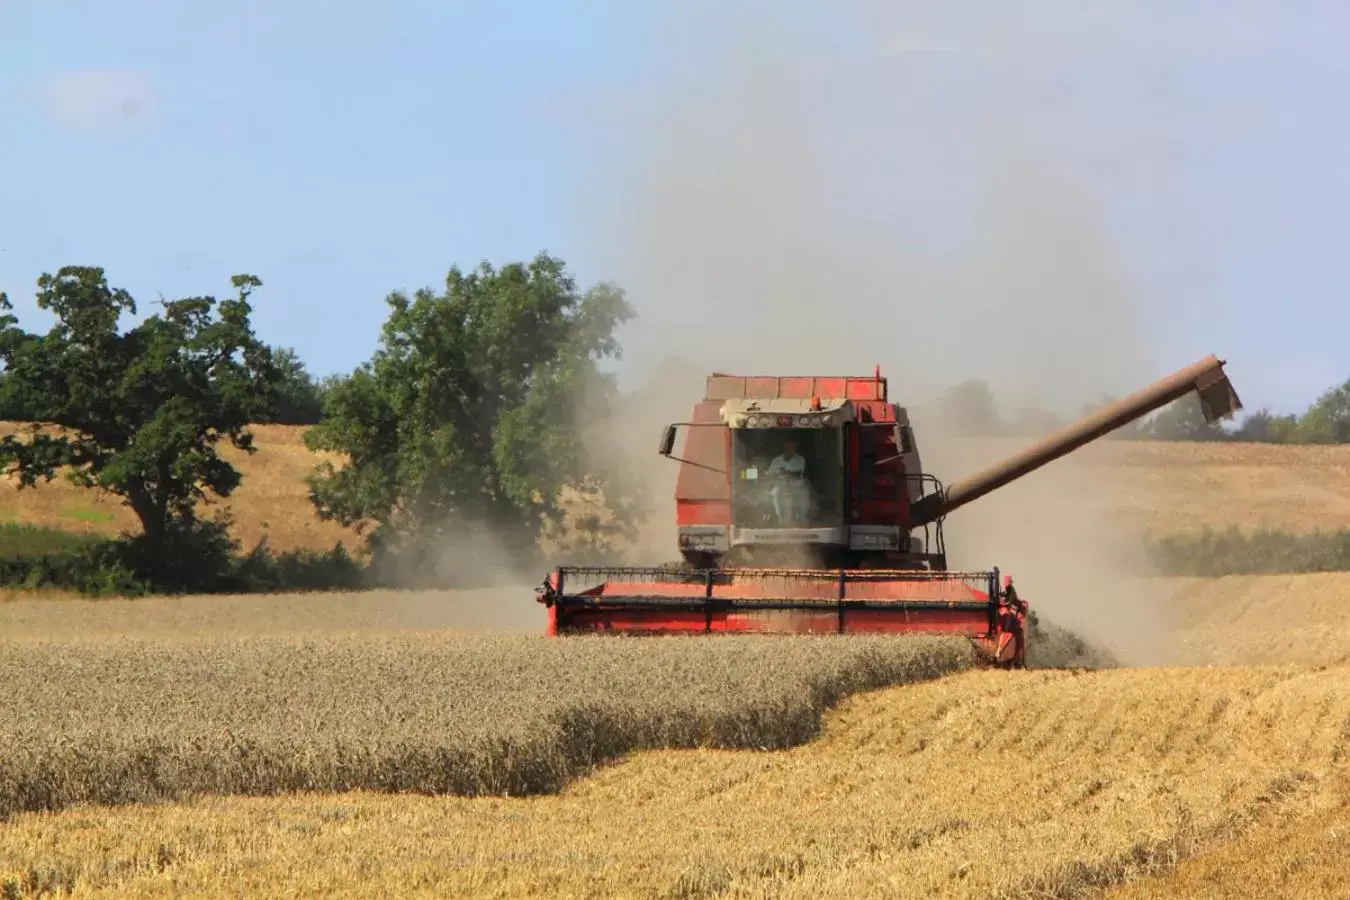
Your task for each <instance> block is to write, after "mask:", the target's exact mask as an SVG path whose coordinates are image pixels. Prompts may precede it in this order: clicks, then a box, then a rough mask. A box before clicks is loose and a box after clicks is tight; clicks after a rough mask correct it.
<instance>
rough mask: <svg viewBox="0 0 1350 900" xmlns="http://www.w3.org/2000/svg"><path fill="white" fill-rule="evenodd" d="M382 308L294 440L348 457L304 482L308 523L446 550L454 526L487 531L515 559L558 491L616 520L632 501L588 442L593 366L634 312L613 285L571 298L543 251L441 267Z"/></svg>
mask: <svg viewBox="0 0 1350 900" xmlns="http://www.w3.org/2000/svg"><path fill="white" fill-rule="evenodd" d="M386 302H387V303H388V306H389V317H388V319H387V321H386V322H385V324H384V327H383V329H382V332H381V335H380V341H379V346H378V348H377V350H376V352H375V354H374V356H373V358H372V359H371V361H370V362H368V363H366V364H364V365H362V366H360V367H359V368H358V369H356V370H355V371H354V372H353V373H352V374H351V375H350V376H349V377H347V378H345V379H342V380H341V381H340V382H338V383H335V384H334V385H332V386H331V387H330V389H329V390H328V392H327V394H326V396H325V400H324V420H323V421H322V422H321V423H320V424H319V425H318V426H317V427H315V428H313V429H311V430H310V432H309V434H308V437H307V443H308V444H309V446H310V447H311V448H312V449H314V450H320V451H330V452H334V453H337V454H340V455H341V456H343V457H345V458H346V461H345V462H344V463H343V464H341V465H338V466H334V465H332V464H329V463H325V464H323V465H321V466H320V467H319V469H318V471H316V472H315V473H314V474H313V475H312V476H311V478H310V482H309V483H310V492H311V497H312V499H313V501H314V503H315V505H316V507H317V509H318V511H319V514H320V515H321V516H322V517H324V518H326V519H333V520H337V521H340V522H342V523H344V524H348V525H351V524H362V525H365V524H369V523H375V525H376V528H375V531H374V535H373V543H374V546H375V549H376V550H377V551H379V550H382V549H383V550H387V549H389V548H390V547H392V546H394V545H395V544H401V545H402V547H403V548H405V549H406V548H407V547H409V546H414V545H415V546H416V547H418V548H420V549H422V550H423V551H425V552H431V553H437V552H439V551H438V549H437V548H445V551H446V552H448V551H449V548H451V547H453V546H455V545H459V546H461V547H462V546H463V542H462V541H459V540H457V534H462V533H463V532H466V531H468V532H486V533H489V534H491V535H492V536H493V538H494V539H495V542H496V544H497V545H498V546H500V547H504V548H508V549H509V552H511V553H512V554H513V555H515V556H517V558H518V559H519V560H521V561H524V560H533V556H534V551H535V550H536V548H537V543H538V539H539V537H540V535H541V532H542V531H543V529H545V528H546V527H549V526H551V525H552V526H555V525H557V524H558V523H559V522H561V521H562V520H563V519H564V513H565V510H564V508H563V506H562V505H560V500H561V499H562V497H563V495H564V493H565V492H567V491H568V490H569V489H570V492H571V494H572V495H573V496H576V497H587V496H590V497H595V496H603V498H604V502H605V505H606V506H607V507H608V508H609V509H610V510H613V511H616V512H617V514H618V521H617V523H616V524H618V525H620V526H623V525H625V524H627V520H629V519H630V518H631V516H630V514H631V512H632V509H633V507H632V503H633V500H634V497H635V495H634V494H633V493H631V492H629V491H628V490H627V488H626V486H625V485H623V484H622V483H620V482H619V481H618V480H616V478H615V477H614V474H615V469H613V468H612V467H611V466H610V465H609V464H610V463H612V462H614V461H615V460H614V459H613V458H610V459H605V458H603V455H598V454H597V445H596V444H594V443H592V442H590V441H589V440H588V427H589V428H591V429H593V428H594V427H597V426H602V425H603V423H604V421H605V417H606V416H607V415H608V413H609V409H610V405H611V403H613V402H614V400H615V398H616V396H617V389H616V385H615V383H614V379H613V376H612V375H609V374H606V373H605V372H604V371H603V370H602V368H601V364H602V362H603V361H604V360H606V359H611V358H617V357H618V356H619V355H620V352H621V350H620V347H619V344H618V342H617V340H616V339H615V336H614V332H615V329H616V328H617V327H618V326H619V325H620V324H622V323H623V322H625V321H627V320H628V319H630V318H631V317H632V315H633V311H632V310H631V308H630V307H629V305H628V303H627V300H626V299H625V297H624V294H623V292H622V291H621V290H619V289H618V288H616V287H614V286H612V285H609V284H599V285H597V286H595V287H592V288H590V289H589V290H587V291H585V292H580V291H578V289H577V287H576V284H575V282H574V280H573V278H572V277H571V276H570V275H569V274H568V273H567V271H566V268H565V266H564V264H563V262H562V261H561V260H559V259H557V258H555V257H552V256H550V255H548V254H543V253H541V254H539V255H538V256H536V257H535V258H534V259H533V260H531V261H530V262H528V263H524V262H516V263H511V264H508V265H504V266H502V267H501V268H495V267H494V266H492V265H491V264H489V263H486V262H485V263H483V264H481V265H480V266H479V267H478V268H477V269H476V270H474V271H471V272H468V273H466V272H463V271H461V270H460V269H459V268H458V267H454V268H451V269H450V271H449V274H448V275H447V277H446V281H445V290H444V291H443V292H442V293H435V292H433V291H431V290H429V289H423V290H420V291H418V292H417V293H416V294H415V295H413V296H412V297H408V296H407V295H405V294H403V293H394V294H391V295H389V297H388V298H387V301H386ZM413 552H417V551H413Z"/></svg>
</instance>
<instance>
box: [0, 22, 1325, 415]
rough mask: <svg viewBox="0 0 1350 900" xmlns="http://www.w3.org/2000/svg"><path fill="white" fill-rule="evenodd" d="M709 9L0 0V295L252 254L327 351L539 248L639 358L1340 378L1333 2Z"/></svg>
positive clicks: (149, 275)
mask: <svg viewBox="0 0 1350 900" xmlns="http://www.w3.org/2000/svg"><path fill="white" fill-rule="evenodd" d="M723 6H726V7H728V8H727V9H723V8H719V5H717V4H712V3H708V2H699V0H687V2H674V0H671V2H665V0H661V2H655V0H653V2H650V3H642V2H638V0H630V2H621V0H615V2H600V0H594V2H576V3H569V4H564V3H544V2H536V3H525V2H497V3H485V2H480V3H458V2H452V0H442V2H433V0H387V2H385V3H383V4H357V3H354V2H330V3H321V2H318V0H270V2H268V0H242V2H235V3H231V4H211V5H208V4H201V3H183V2H177V0H120V2H117V3H110V2H106V0H100V2H92V0H85V2H76V0H67V2H57V0H0V109H3V111H4V115H3V116H0V222H3V227H0V290H5V291H7V292H8V293H9V295H10V297H11V300H13V301H14V302H15V304H16V306H17V307H18V310H19V312H20V315H21V316H22V317H23V318H24V320H25V322H26V323H29V324H30V327H37V326H39V325H40V324H42V321H41V319H40V318H38V317H37V316H36V314H35V313H34V312H33V307H32V302H31V296H32V285H33V282H34V279H35V278H36V277H37V275H38V274H39V273H40V272H42V271H50V270H54V269H55V268H57V267H59V266H60V265H63V264H67V263H81V264H94V265H102V266H104V267H105V268H107V270H108V273H109V276H110V279H111V280H112V281H113V282H114V283H115V284H118V285H120V286H123V287H126V288H128V289H129V290H131V291H132V292H133V294H134V295H136V296H137V297H138V298H139V299H140V300H141V301H142V302H143V304H144V303H146V302H147V301H150V300H153V299H155V298H156V297H157V295H159V294H163V295H165V296H181V295H187V294H200V293H212V292H215V293H224V292H225V291H226V290H227V289H228V279H229V276H230V275H231V274H232V273H235V272H240V271H248V272H252V273H254V274H256V275H258V276H259V277H261V278H262V279H263V281H264V282H265V287H264V289H263V291H261V292H260V293H259V294H258V295H257V306H258V312H257V324H258V328H259V331H260V332H261V333H262V335H263V336H264V337H265V338H266V339H267V340H269V341H271V342H274V343H276V344H281V345H289V346H293V347H295V348H296V349H297V350H298V352H299V353H300V355H301V356H302V358H303V359H305V360H306V361H307V363H308V364H309V366H310V368H311V370H313V371H314V372H316V373H317V374H326V373H329V372H335V371H346V370H349V369H351V368H352V367H353V366H355V365H356V364H358V363H359V362H361V361H362V360H364V359H366V358H367V357H368V356H369V355H370V353H371V351H372V350H373V349H374V347H375V342H376V339H377V333H378V329H379V327H380V324H381V323H382V321H383V318H384V313H385V307H384V303H383V300H384V296H385V294H386V293H387V292H388V291H390V290H394V289H412V288H416V287H419V286H423V285H435V284H437V283H438V282H439V281H440V280H441V279H442V278H443V276H444V272H445V270H446V269H447V268H448V267H449V266H450V265H451V264H453V263H458V264H460V265H462V266H465V267H468V266H472V265H474V264H475V263H477V262H478V261H479V260H480V259H484V258H486V259H490V260H493V261H494V262H504V261H507V260H511V259H521V258H527V257H529V256H531V255H533V254H534V253H535V252H537V251H538V250H541V249H548V250H550V251H552V252H555V253H558V254H559V255H561V256H562V257H563V258H564V259H566V260H567V261H568V262H569V264H571V266H572V268H573V270H574V271H575V272H576V274H577V276H578V278H579V279H580V281H581V282H582V283H583V284H589V283H593V282H595V281H597V280H601V279H613V280H615V281H617V282H618V283H619V284H620V285H621V286H623V287H624V288H625V289H627V290H628V291H629V294H630V297H631V299H632V301H633V303H634V305H635V306H636V307H637V309H638V312H639V320H638V321H637V322H635V323H634V324H633V325H632V326H631V327H630V328H628V329H627V330H626V331H625V334H624V343H625V346H626V348H627V354H626V359H625V363H624V365H625V369H626V371H627V372H628V373H629V374H630V375H631V377H632V378H635V379H636V378H640V377H642V374H643V373H644V372H646V371H649V370H650V368H651V367H652V366H653V365H654V364H655V362H656V361H657V360H659V358H661V357H662V356H664V355H666V354H669V353H679V354H681V355H684V356H686V357H689V358H691V359H694V360H696V361H697V362H698V363H699V364H701V365H706V366H708V367H718V368H723V369H727V368H733V369H734V368H758V369H761V370H765V369H769V368H777V369H784V370H791V371H798V370H807V369H812V370H826V369H828V370H836V371H837V370H841V369H842V368H849V369H857V370H859V371H870V369H871V367H872V365H873V364H874V363H877V362H879V363H881V364H882V365H883V366H884V367H885V368H886V369H887V371H889V372H892V373H894V374H896V376H897V377H898V378H900V379H901V380H902V384H903V383H911V384H913V385H914V390H919V389H921V388H922V389H928V388H930V387H933V386H940V385H943V384H950V383H953V382H954V381H957V380H960V379H961V378H963V377H966V376H968V375H974V376H978V377H987V378H990V379H993V380H995V381H996V382H997V386H998V387H1000V388H1002V389H1005V390H1006V392H1007V393H1009V395H1010V396H1012V397H1014V398H1015V399H1016V400H1017V401H1018V402H1035V401H1037V400H1038V399H1040V398H1046V397H1048V398H1050V399H1051V400H1052V401H1053V402H1056V403H1061V404H1070V403H1073V402H1075V401H1081V400H1082V399H1084V398H1090V397H1092V396H1094V395H1095V394H1097V393H1100V392H1105V391H1111V392H1119V391H1121V390H1127V389H1130V388H1132V387H1134V386H1137V385H1138V384H1139V383H1140V381H1141V379H1145V380H1146V379H1148V378H1151V377H1153V376H1155V375H1160V374H1163V373H1164V372H1166V371H1169V370H1170V369H1172V368H1176V367H1179V366H1182V365H1185V364H1188V363H1190V362H1191V361H1193V360H1194V359H1195V358H1197V357H1198V356H1199V355H1203V354H1205V353H1209V352H1216V353H1218V354H1220V355H1221V356H1224V357H1225V358H1227V359H1228V360H1229V363H1230V365H1229V368H1230V371H1231V372H1232V374H1233V377H1234V380H1235V381H1236V382H1237V384H1238V388H1239V390H1240V392H1241V393H1242V394H1243V398H1244V400H1245V401H1246V402H1247V403H1248V406H1249V407H1255V406H1262V405H1265V406H1271V407H1274V408H1276V409H1279V410H1295V409H1301V408H1302V407H1303V406H1304V405H1306V404H1307V403H1308V402H1309V401H1311V400H1312V399H1313V398H1314V397H1315V396H1316V395H1317V394H1318V393H1319V392H1320V391H1321V390H1322V389H1324V388H1325V387H1327V386H1329V385H1330V384H1332V383H1334V382H1339V381H1341V380H1344V379H1346V378H1350V304H1348V303H1347V287H1350V221H1347V219H1350V164H1348V163H1347V160H1350V152H1347V151H1350V146H1348V145H1350V124H1347V123H1350V116H1347V112H1350V102H1348V101H1350V56H1347V55H1346V54H1345V53H1344V50H1343V47H1344V45H1345V41H1346V39H1347V37H1350V11H1348V10H1350V7H1345V6H1344V4H1335V3H1329V2H1328V3H1313V2H1305V3H1300V4H1296V5H1293V4H1277V3H1266V4H1257V3H1217V2H1214V3H1199V2H1194V3H1180V2H1168V3H1164V2H1160V0H1159V2H1151V0H1150V2H1144V0H1135V2H1129V3H1123V2H1122V3H1118V4H1106V3H1103V4H1092V5H1088V4H1081V3H1072V2H1068V0H1033V2H1027V3H1022V4H1016V8H1017V9H1016V13H1015V14H1014V13H1013V12H1012V11H1011V10H1010V7H1012V6H1013V5H1012V4H999V3H994V2H972V3H951V4H942V5H940V6H935V5H933V4H922V3H909V2H892V3H884V2H880V0H870V2H836V3H809V2H805V0H790V2H789V0H784V2H779V3H768V2H763V0H760V2H754V0H745V2H742V3H736V4H723Z"/></svg>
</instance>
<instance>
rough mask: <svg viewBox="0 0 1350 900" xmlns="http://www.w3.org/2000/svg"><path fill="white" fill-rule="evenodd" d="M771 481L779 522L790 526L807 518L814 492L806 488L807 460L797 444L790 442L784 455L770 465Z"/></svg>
mask: <svg viewBox="0 0 1350 900" xmlns="http://www.w3.org/2000/svg"><path fill="white" fill-rule="evenodd" d="M768 474H769V477H770V478H771V479H773V481H774V485H773V489H772V490H771V491H770V496H771V497H772V498H773V511H774V513H775V514H776V515H777V516H778V521H779V522H781V523H783V524H785V525H786V524H790V523H795V522H797V521H799V520H800V519H801V518H802V517H803V516H804V515H805V514H806V506H807V504H808V503H809V502H810V492H809V490H808V489H807V486H806V459H805V458H804V457H802V456H801V455H800V454H798V453H797V442H796V441H795V440H793V439H792V438H788V439H787V440H785V441H784V442H783V452H782V453H780V454H778V455H777V456H775V457H774V459H773V462H771V463H769V472H768Z"/></svg>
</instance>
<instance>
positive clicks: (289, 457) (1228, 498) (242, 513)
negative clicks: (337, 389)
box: [0, 425, 1350, 559]
mask: <svg viewBox="0 0 1350 900" xmlns="http://www.w3.org/2000/svg"><path fill="white" fill-rule="evenodd" d="M13 429H14V426H13V425H9V426H3V425H0V433H4V432H6V431H12V430H13ZM304 432H305V428H303V427H300V426H289V425H259V426H255V428H254V434H255V443H256V445H257V447H258V452H257V453H256V454H253V455H251V456H250V455H246V454H242V453H239V452H237V451H235V450H233V449H231V448H226V450H225V451H224V455H225V456H226V458H228V459H230V460H231V461H232V462H234V463H235V464H236V465H237V466H238V468H239V470H240V471H241V472H242V473H243V475H244V480H243V484H242V485H241V487H240V488H239V490H238V491H237V492H236V493H235V494H234V496H233V497H231V498H229V500H227V501H223V502H221V503H220V506H222V507H227V508H230V509H231V510H232V511H233V513H234V517H235V522H236V530H235V533H236V536H237V537H239V538H240V539H241V540H242V541H243V542H244V543H245V544H246V545H247V546H252V545H253V544H254V543H256V542H257V540H258V539H259V538H261V537H263V536H264V535H265V536H266V537H267V539H268V543H269V544H270V545H271V546H272V547H273V548H275V549H279V550H284V549H291V548H298V547H305V548H312V549H327V548H329V547H332V546H333V545H334V544H335V543H336V542H338V541H345V542H346V544H347V546H348V548H349V549H350V548H353V547H356V546H359V545H360V537H359V536H358V535H356V534H355V533H354V532H353V531H351V530H348V529H344V528H341V527H339V526H337V525H335V524H333V523H330V522H321V521H319V519H318V517H317V516H316V515H315V514H314V509H313V506H312V505H311V504H310V502H309V498H308V494H307V491H306V488H305V483H304V478H305V475H307V474H308V473H309V472H310V471H312V469H313V467H314V466H315V465H316V463H317V462H318V461H319V458H318V457H317V456H315V455H314V454H312V453H310V452H309V451H308V450H307V449H306V448H305V446H304V444H303V443H302V436H303V434H304ZM647 449H648V448H647V446H646V445H645V444H644V445H643V452H647ZM1016 449H1018V444H1017V443H1015V442H1002V441H999V442H995V441H969V442H965V443H964V444H962V445H960V446H959V447H956V448H953V452H949V453H947V454H943V453H941V452H940V451H939V450H938V449H927V450H925V456H924V462H925V468H927V469H930V470H932V471H933V472H935V473H936V474H938V475H939V476H940V477H941V478H943V479H944V480H945V481H948V482H950V481H951V480H953V479H955V478H959V477H960V476H962V475H965V474H968V473H969V472H970V471H971V470H972V469H973V467H975V466H976V465H982V464H984V463H986V462H989V461H992V460H993V459H996V458H998V457H999V456H1000V455H1002V454H1004V453H1008V452H1011V451H1014V450H1016ZM653 457H654V454H653ZM651 471H652V472H653V473H654V474H653V476H652V477H653V483H652V485H651V490H652V492H653V495H654V497H655V498H656V499H657V500H658V501H664V500H666V499H667V498H669V497H670V495H671V494H672V493H673V491H674V484H675V466H674V464H671V463H664V462H661V461H656V463H655V464H654V465H653V466H652V468H651ZM1066 484H1072V485H1075V486H1076V487H1075V490H1074V491H1073V493H1074V494H1075V495H1081V494H1083V491H1082V489H1081V488H1082V486H1084V485H1086V486H1087V493H1088V494H1090V497H1085V496H1071V497H1068V498H1064V499H1063V502H1065V503H1069V504H1070V505H1072V504H1074V503H1081V502H1086V501H1088V500H1089V499H1090V501H1091V503H1092V504H1093V505H1094V508H1097V509H1101V510H1104V514H1105V515H1106V516H1107V517H1108V518H1109V519H1111V520H1112V521H1114V522H1117V523H1119V524H1121V525H1123V526H1125V527H1128V528H1130V529H1134V530H1140V529H1148V530H1153V531H1156V532H1175V531H1179V530H1189V529H1195V528H1199V527H1202V526H1205V525H1211V526H1216V527H1226V526H1228V525H1239V526H1242V527H1247V528H1251V527H1259V526H1266V527H1271V528H1279V529H1283V530H1288V531H1298V532H1303V531H1311V530H1314V529H1319V528H1320V529H1335V528H1350V445H1347V446H1334V447H1302V446H1276V445H1264V444H1214V445H1210V444H1181V443H1156V444H1145V443H1133V442H1131V443H1125V442H1115V441H1107V442H1098V443H1096V444H1093V445H1090V446H1088V447H1085V448H1083V449H1082V450H1079V451H1078V452H1076V453H1075V454H1072V455H1070V456H1067V457H1065V458H1063V459H1060V460H1056V461H1054V462H1052V463H1050V464H1049V466H1047V467H1046V468H1044V469H1042V470H1040V471H1039V472H1035V473H1032V474H1031V475H1030V476H1028V477H1027V478H1026V479H1024V480H1023V481H1021V482H1019V483H1018V484H1016V485H1013V486H1011V487H1009V488H1007V489H1005V491H1003V492H1000V493H999V494H997V495H994V497H993V498H991V499H992V501H993V502H997V503H1000V504H1003V505H1008V504H1010V503H1020V502H1022V499H1023V498H1028V497H1031V498H1034V497H1036V496H1037V495H1038V492H1041V491H1043V490H1055V491H1057V492H1058V493H1060V494H1063V493H1065V491H1064V490H1063V486H1064V485H1066ZM5 501H6V502H5V503H4V504H3V505H2V506H0V515H2V516H3V520H4V521H8V522H28V523H32V524H36V525H45V526H51V527H56V528H62V529H66V530H71V531H81V532H89V533H99V534H114V533H116V532H117V531H118V530H120V529H124V528H134V527H135V518H134V516H132V515H131V512H130V510H128V509H126V508H125V507H122V506H121V505H120V504H119V502H118V500H117V499H116V498H114V497H109V496H99V495H97V494H95V493H94V492H92V491H85V490H81V489H79V488H76V487H74V486H73V485H70V484H69V483H67V482H65V481H64V480H63V479H60V478H58V479H57V480H55V481H53V482H51V483H50V484H42V485H39V486H38V487H37V488H34V489H31V490H24V491H16V492H14V493H10V494H8V495H7V496H6V497H5ZM988 502H990V501H983V502H982V503H981V504H980V505H981V506H983V505H984V504H985V503H988ZM1056 502H1060V501H1059V499H1057V501H1056ZM978 508H979V507H971V509H972V510H975V509H978ZM658 509H661V510H663V511H664V510H666V507H660V506H659V507H658ZM661 515H662V516H663V518H662V519H661V520H660V521H657V522H656V523H655V525H656V526H657V527H662V526H665V525H667V524H669V523H666V522H665V521H664V516H665V515H666V513H665V512H663V513H662V514H661ZM966 515H969V513H966V512H963V511H959V512H958V513H956V514H955V515H954V519H957V520H959V518H960V517H962V516H966ZM662 559H664V557H662Z"/></svg>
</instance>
